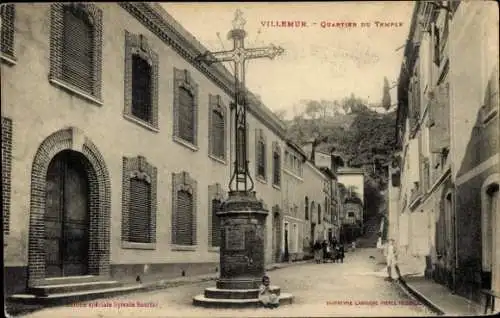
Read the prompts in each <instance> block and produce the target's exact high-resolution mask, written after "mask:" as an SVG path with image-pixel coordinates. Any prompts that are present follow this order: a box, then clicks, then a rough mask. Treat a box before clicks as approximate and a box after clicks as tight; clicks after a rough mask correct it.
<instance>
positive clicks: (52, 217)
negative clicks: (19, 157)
mask: <svg viewBox="0 0 500 318" xmlns="http://www.w3.org/2000/svg"><path fill="white" fill-rule="evenodd" d="M84 160H86V159H85V158H84V157H83V155H81V154H80V153H78V152H75V151H70V150H65V151H62V152H60V153H58V154H57V155H56V156H55V157H54V158H53V159H52V161H51V162H50V164H49V168H48V171H47V179H46V181H47V188H46V205H45V217H44V221H45V274H46V277H61V276H80V275H85V274H88V252H89V180H88V175H87V172H86V169H85V166H84Z"/></svg>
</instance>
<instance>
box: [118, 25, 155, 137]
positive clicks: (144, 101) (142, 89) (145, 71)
mask: <svg viewBox="0 0 500 318" xmlns="http://www.w3.org/2000/svg"><path fill="white" fill-rule="evenodd" d="M158 67H159V59H158V54H157V53H156V52H155V51H154V50H153V49H152V48H151V46H150V45H149V40H148V38H147V37H146V36H144V35H143V34H134V33H130V32H128V31H127V30H125V74H124V80H125V81H124V82H125V83H124V84H125V85H124V110H123V113H124V117H125V119H128V120H130V119H132V120H130V121H131V122H133V123H135V124H138V125H140V126H142V127H144V128H146V129H149V130H153V131H157V129H158ZM137 119H138V120H137Z"/></svg>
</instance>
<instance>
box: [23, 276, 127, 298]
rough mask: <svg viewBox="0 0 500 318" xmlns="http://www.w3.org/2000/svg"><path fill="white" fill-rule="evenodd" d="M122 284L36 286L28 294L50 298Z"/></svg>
mask: <svg viewBox="0 0 500 318" xmlns="http://www.w3.org/2000/svg"><path fill="white" fill-rule="evenodd" d="M121 285H122V284H121V283H119V282H117V281H114V280H113V281H93V282H79V283H66V284H54V285H45V286H36V287H31V288H29V290H28V292H29V293H32V294H35V295H38V296H48V295H51V294H64V293H71V292H79V291H90V290H96V289H109V288H116V287H120V286H121Z"/></svg>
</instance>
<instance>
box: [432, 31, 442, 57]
mask: <svg viewBox="0 0 500 318" xmlns="http://www.w3.org/2000/svg"><path fill="white" fill-rule="evenodd" d="M433 32H434V63H435V64H436V65H437V66H439V62H440V57H441V56H440V54H441V50H440V48H441V43H440V41H439V40H440V39H439V28H438V27H437V26H436V25H435V24H434V26H433Z"/></svg>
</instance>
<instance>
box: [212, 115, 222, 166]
mask: <svg viewBox="0 0 500 318" xmlns="http://www.w3.org/2000/svg"><path fill="white" fill-rule="evenodd" d="M224 137H225V135H224V115H223V114H222V113H221V112H219V111H216V110H214V111H212V147H213V148H212V153H213V154H214V155H215V156H217V157H220V158H224V157H225V156H224V153H225V149H224V148H225V147H224V144H225V141H224Z"/></svg>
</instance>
